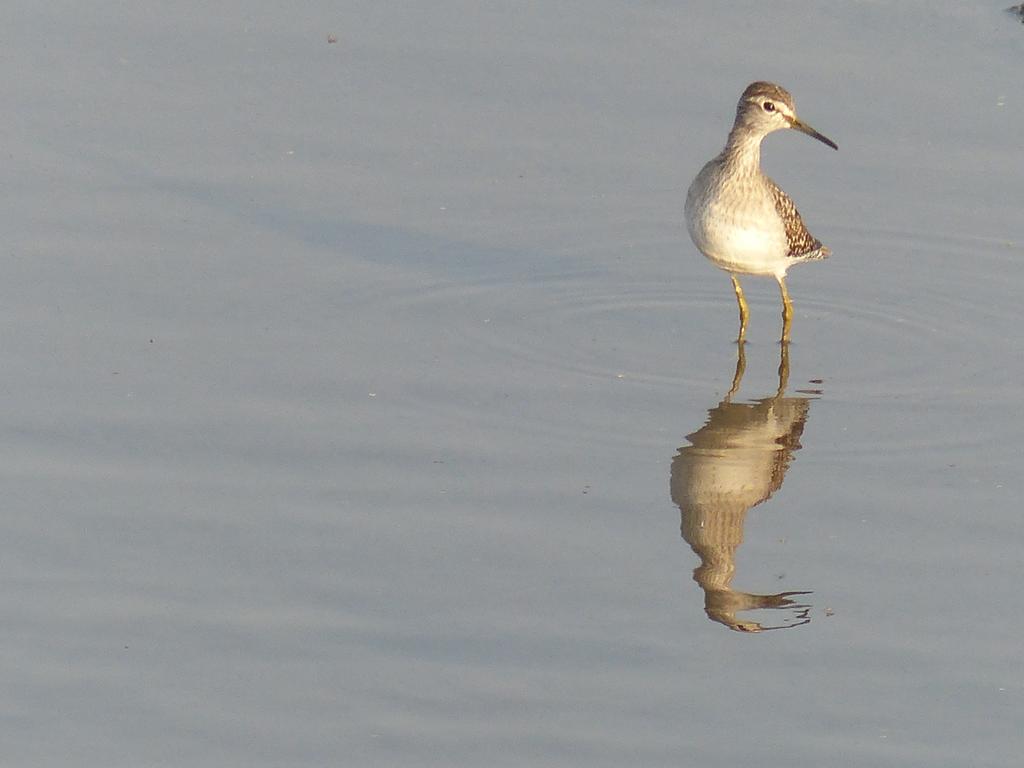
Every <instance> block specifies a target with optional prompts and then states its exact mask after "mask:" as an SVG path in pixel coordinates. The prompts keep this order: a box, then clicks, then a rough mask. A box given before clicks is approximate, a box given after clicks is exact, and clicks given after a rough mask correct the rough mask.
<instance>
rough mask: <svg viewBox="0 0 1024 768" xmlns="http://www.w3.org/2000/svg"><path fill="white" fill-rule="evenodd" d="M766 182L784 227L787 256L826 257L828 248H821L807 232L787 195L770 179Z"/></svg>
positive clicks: (816, 240) (818, 242) (818, 241)
mask: <svg viewBox="0 0 1024 768" xmlns="http://www.w3.org/2000/svg"><path fill="white" fill-rule="evenodd" d="M767 181H768V188H769V189H770V190H771V193H772V199H773V200H774V201H775V210H776V211H777V212H778V214H779V218H781V219H782V223H783V224H784V225H785V227H786V240H787V241H788V242H789V255H790V256H792V257H794V258H814V257H815V256H818V257H819V258H824V257H825V256H828V248H825V247H824V246H822V244H821V241H820V240H818V238H816V237H815V236H814V235H812V234H811V233H810V232H808V231H807V227H806V226H804V220H803V219H801V218H800V212H799V211H798V210H797V209H796V205H795V204H794V203H793V201H792V200H790V199H789V195H787V194H786V193H785V192H783V191H782V190H781V189H779V187H778V185H777V184H776V183H775V182H774V181H772V180H771V179H768V180H767Z"/></svg>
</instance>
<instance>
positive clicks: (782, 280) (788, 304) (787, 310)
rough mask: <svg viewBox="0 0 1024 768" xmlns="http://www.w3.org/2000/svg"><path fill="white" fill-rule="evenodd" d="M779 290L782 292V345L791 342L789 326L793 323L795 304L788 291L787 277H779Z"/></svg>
mask: <svg viewBox="0 0 1024 768" xmlns="http://www.w3.org/2000/svg"><path fill="white" fill-rule="evenodd" d="M776 280H778V281H779V290H780V291H781V292H782V343H783V344H785V343H786V342H787V341H789V326H790V325H791V324H792V322H793V302H792V301H790V300H789V291H788V290H786V276H785V275H783V276H782V277H777V278H776Z"/></svg>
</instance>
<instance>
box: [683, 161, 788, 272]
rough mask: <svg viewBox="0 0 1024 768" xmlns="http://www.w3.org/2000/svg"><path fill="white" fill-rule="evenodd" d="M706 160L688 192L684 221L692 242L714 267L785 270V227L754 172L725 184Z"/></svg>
mask: <svg viewBox="0 0 1024 768" xmlns="http://www.w3.org/2000/svg"><path fill="white" fill-rule="evenodd" d="M719 170H720V166H717V165H715V164H714V163H713V162H712V163H709V164H708V165H706V166H705V167H704V169H703V170H702V171H701V172H700V173H699V174H698V175H697V178H696V179H694V180H693V184H691V185H690V189H689V192H688V193H687V195H686V226H687V229H688V230H689V232H690V237H691V238H692V239H693V242H694V245H696V246H697V248H698V249H699V250H700V252H701V253H703V254H704V255H705V256H706V257H707V258H709V259H710V260H711V261H713V262H714V263H715V264H716V265H717V266H719V267H721V268H722V269H725V270H728V271H730V272H739V273H743V274H763V275H777V274H780V273H781V274H785V271H786V268H787V267H788V265H789V262H790V261H791V260H790V259H788V257H787V254H788V252H789V244H788V241H787V239H786V229H785V226H784V224H783V222H782V219H781V218H779V215H778V212H777V211H776V210H775V203H774V201H773V199H772V197H771V195H770V194H769V193H768V191H767V189H766V188H765V187H764V185H763V182H762V181H761V179H760V178H759V177H757V176H750V177H747V178H743V179H736V178H733V179H730V180H729V183H728V184H723V183H722V181H723V180H722V179H721V178H719V177H718V176H717V173H718V171H719Z"/></svg>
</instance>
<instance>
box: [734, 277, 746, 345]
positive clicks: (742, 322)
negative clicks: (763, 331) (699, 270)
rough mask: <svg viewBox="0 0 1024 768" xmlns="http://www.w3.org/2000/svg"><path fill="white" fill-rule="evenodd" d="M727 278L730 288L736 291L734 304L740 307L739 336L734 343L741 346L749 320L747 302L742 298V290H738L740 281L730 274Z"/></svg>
mask: <svg viewBox="0 0 1024 768" xmlns="http://www.w3.org/2000/svg"><path fill="white" fill-rule="evenodd" d="M729 277H731V278H732V288H733V290H734V291H736V303H737V304H739V305H740V335H739V336H738V337H737V339H736V341H738V342H740V344H742V343H743V337H744V336H745V335H746V333H747V320H748V319H749V318H750V309H748V308H747V300H746V298H745V297H744V296H743V289H742V288H740V281H739V280H737V279H736V275H734V274H732V273H730V274H729Z"/></svg>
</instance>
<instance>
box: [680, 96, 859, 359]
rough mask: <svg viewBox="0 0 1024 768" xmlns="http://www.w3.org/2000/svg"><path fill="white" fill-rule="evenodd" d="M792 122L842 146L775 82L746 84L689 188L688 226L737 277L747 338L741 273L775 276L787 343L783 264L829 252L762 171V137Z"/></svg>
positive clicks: (789, 306) (704, 249)
mask: <svg viewBox="0 0 1024 768" xmlns="http://www.w3.org/2000/svg"><path fill="white" fill-rule="evenodd" d="M783 128H795V129H796V130H798V131H802V132H803V133H806V134H807V135H808V136H813V137H814V138H815V139H817V140H818V141H821V142H824V143H825V144H828V145H829V146H830V147H832V149H839V147H838V146H837V145H836V143H835V142H834V141H832V140H831V139H828V138H826V137H824V136H822V135H821V134H820V133H818V132H817V131H816V130H814V129H813V128H811V126H809V125H807V123H804V122H803V121H801V120H800V118H798V117H797V116H796V108H795V107H794V105H793V97H792V96H791V95H790V94H789V91H787V90H786V89H785V88H780V87H779V86H777V85H775V84H774V83H766V82H756V83H751V84H750V85H749V86H747V89H746V90H745V91H744V92H743V95H742V96H740V101H739V104H738V105H737V106H736V122H734V123H733V126H732V130H731V131H729V139H728V141H726V144H725V149H723V150H722V151H721V153H720V154H719V155H718V156H717V157H715V158H714V159H712V160H711V161H710V162H708V164H707V165H705V166H704V168H703V169H701V172H700V173H698V174H697V178H695V179H694V180H693V183H692V184H691V185H690V190H689V191H688V192H687V193H686V228H687V229H688V230H689V232H690V237H691V238H693V242H694V244H695V245H696V246H697V248H698V249H699V250H700V252H701V253H703V254H704V255H705V256H707V257H708V258H709V259H710V260H711V261H713V262H714V263H715V264H716V265H717V266H719V267H720V268H722V269H724V270H725V271H726V272H728V273H729V275H730V277H732V285H733V288H734V290H735V291H736V301H737V303H738V304H739V307H740V334H739V338H738V339H737V341H739V342H741V343H742V342H743V337H744V335H745V334H746V331H747V320H748V318H749V317H750V310H749V309H748V308H747V300H746V299H745V298H744V296H743V289H742V288H741V287H740V281H739V279H738V278H737V275H770V276H772V277H774V278H775V279H776V280H777V281H778V283H779V290H780V291H781V292H782V341H783V342H787V341H789V330H790V324H791V322H792V319H793V303H792V302H791V301H790V299H789V291H787V290H786V270H788V269H789V268H790V267H791V266H793V265H794V264H799V263H800V262H802V261H813V260H815V259H824V258H827V257H828V255H829V253H830V251H829V249H828V248H826V247H825V246H824V245H822V244H821V241H819V240H818V239H817V238H815V237H814V236H813V235H811V233H810V232H808V231H807V227H805V226H804V222H803V220H802V219H801V218H800V214H799V213H798V212H797V210H796V206H795V205H794V204H793V201H792V200H790V199H789V196H788V195H787V194H786V193H785V192H783V191H782V190H781V189H779V187H778V186H777V185H776V184H775V182H774V181H772V180H771V179H769V178H768V177H767V176H765V175H764V174H763V173H762V172H761V140H762V139H763V138H764V137H765V136H767V135H768V134H769V133H771V132H772V131H778V130H781V129H783Z"/></svg>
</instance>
